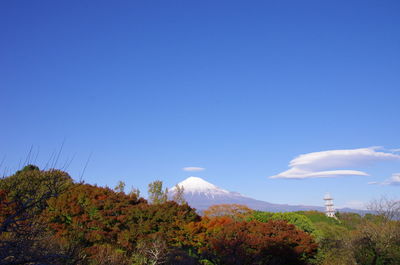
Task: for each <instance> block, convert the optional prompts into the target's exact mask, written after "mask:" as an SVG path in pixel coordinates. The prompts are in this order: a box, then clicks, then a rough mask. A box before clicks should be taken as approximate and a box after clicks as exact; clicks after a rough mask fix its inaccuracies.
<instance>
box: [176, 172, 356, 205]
mask: <svg viewBox="0 0 400 265" xmlns="http://www.w3.org/2000/svg"><path fill="white" fill-rule="evenodd" d="M178 185H179V186H180V187H183V188H184V197H185V199H186V201H187V202H188V203H189V205H190V206H192V207H193V208H196V209H197V210H198V211H203V210H205V209H207V208H208V207H210V206H211V205H215V204H233V203H235V204H242V205H246V206H247V207H249V208H252V209H254V210H261V211H270V212H291V211H308V210H317V211H325V208H324V207H321V206H305V205H288V204H275V203H269V202H265V201H260V200H256V199H253V198H249V197H246V196H244V195H242V194H240V193H238V192H231V191H227V190H225V189H222V188H219V187H217V186H215V185H214V184H212V183H209V182H207V181H205V180H204V179H202V178H199V177H188V178H187V179H185V180H184V181H182V182H180V183H178ZM175 192H176V187H173V188H171V189H170V190H169V197H170V198H172V197H173V195H174V193H175ZM321 204H322V199H321ZM346 211H349V210H348V209H346ZM350 211H351V209H350ZM354 211H355V210H354Z"/></svg>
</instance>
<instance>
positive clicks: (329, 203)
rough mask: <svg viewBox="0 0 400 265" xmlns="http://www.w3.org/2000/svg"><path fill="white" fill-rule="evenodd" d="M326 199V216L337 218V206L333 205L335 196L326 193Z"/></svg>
mask: <svg viewBox="0 0 400 265" xmlns="http://www.w3.org/2000/svg"><path fill="white" fill-rule="evenodd" d="M324 201H325V207H326V210H325V214H326V216H328V217H332V218H336V215H335V207H334V206H333V198H332V197H331V195H330V194H329V193H327V194H325V197H324Z"/></svg>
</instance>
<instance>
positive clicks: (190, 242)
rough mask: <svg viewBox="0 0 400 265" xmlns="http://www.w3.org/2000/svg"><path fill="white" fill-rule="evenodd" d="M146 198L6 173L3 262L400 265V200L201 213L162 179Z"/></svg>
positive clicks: (56, 174) (26, 172)
mask: <svg viewBox="0 0 400 265" xmlns="http://www.w3.org/2000/svg"><path fill="white" fill-rule="evenodd" d="M139 194H140V192H139V191H138V190H132V191H130V192H125V190H124V184H123V183H122V182H120V183H119V184H118V185H117V187H115V188H114V189H111V188H109V187H99V186H96V185H90V184H85V183H77V182H74V181H73V180H72V178H71V177H70V176H69V175H68V173H66V172H64V171H61V170H55V169H50V170H40V169H39V168H38V167H36V166H33V165H29V166H26V167H24V168H23V169H22V170H19V171H17V172H16V173H15V174H13V175H11V176H7V177H4V178H2V179H0V264H32V265H33V264H77V265H78V264H79V265H106V264H122V265H125V264H126V265H128V264H132V265H133V264H137V265H142V264H143V265H144V264H153V265H156V264H175V265H179V264H182V265H184V264H203V265H217V264H218V265H235V264H237V265H261V264H267V265H268V264H270V265H279V264H282V265H284V264H285V265H291V264H293V265H302V264H303V265H308V264H321V265H328V264H329V265H335V264H338V265H339V264H343V265H352V264H366V265H367V264H371V265H377V264H379V265H384V264H389V265H391V264H393V265H395V264H400V223H399V221H396V220H398V219H396V214H399V213H400V207H399V203H398V202H391V204H390V205H392V206H393V207H391V208H390V209H388V208H387V205H388V204H387V203H386V204H376V205H375V206H377V207H378V208H377V210H379V211H378V213H379V214H377V215H371V214H368V215H365V216H360V215H358V214H353V213H338V214H337V219H334V218H328V217H326V216H325V215H324V214H323V213H320V212H316V211H306V212H293V213H270V212H262V211H253V210H251V209H249V208H247V207H246V206H243V205H217V206H213V207H210V209H208V210H207V211H205V212H204V215H203V216H199V215H198V214H197V213H196V210H195V209H193V208H191V207H190V206H189V205H188V204H187V203H185V201H184V198H182V196H179V194H178V195H177V196H175V197H174V198H173V201H170V200H168V196H167V194H168V191H167V190H164V189H163V187H162V182H161V181H155V182H153V183H150V184H149V198H150V201H147V200H145V199H144V198H141V197H140V196H139ZM180 194H183V193H180ZM396 207H397V208H396Z"/></svg>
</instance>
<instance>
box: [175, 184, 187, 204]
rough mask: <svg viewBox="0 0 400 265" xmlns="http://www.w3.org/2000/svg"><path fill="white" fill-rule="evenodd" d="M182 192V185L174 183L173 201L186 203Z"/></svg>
mask: <svg viewBox="0 0 400 265" xmlns="http://www.w3.org/2000/svg"><path fill="white" fill-rule="evenodd" d="M184 192H185V188H184V187H183V186H179V185H178V184H176V186H175V193H174V197H173V201H175V202H176V203H178V204H184V203H186V200H185V197H184Z"/></svg>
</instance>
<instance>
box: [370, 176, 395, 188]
mask: <svg viewBox="0 0 400 265" xmlns="http://www.w3.org/2000/svg"><path fill="white" fill-rule="evenodd" d="M368 184H373V185H383V186H388V185H391V186H400V173H394V174H392V177H390V178H389V179H387V180H384V181H382V182H378V181H371V182H368Z"/></svg>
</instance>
